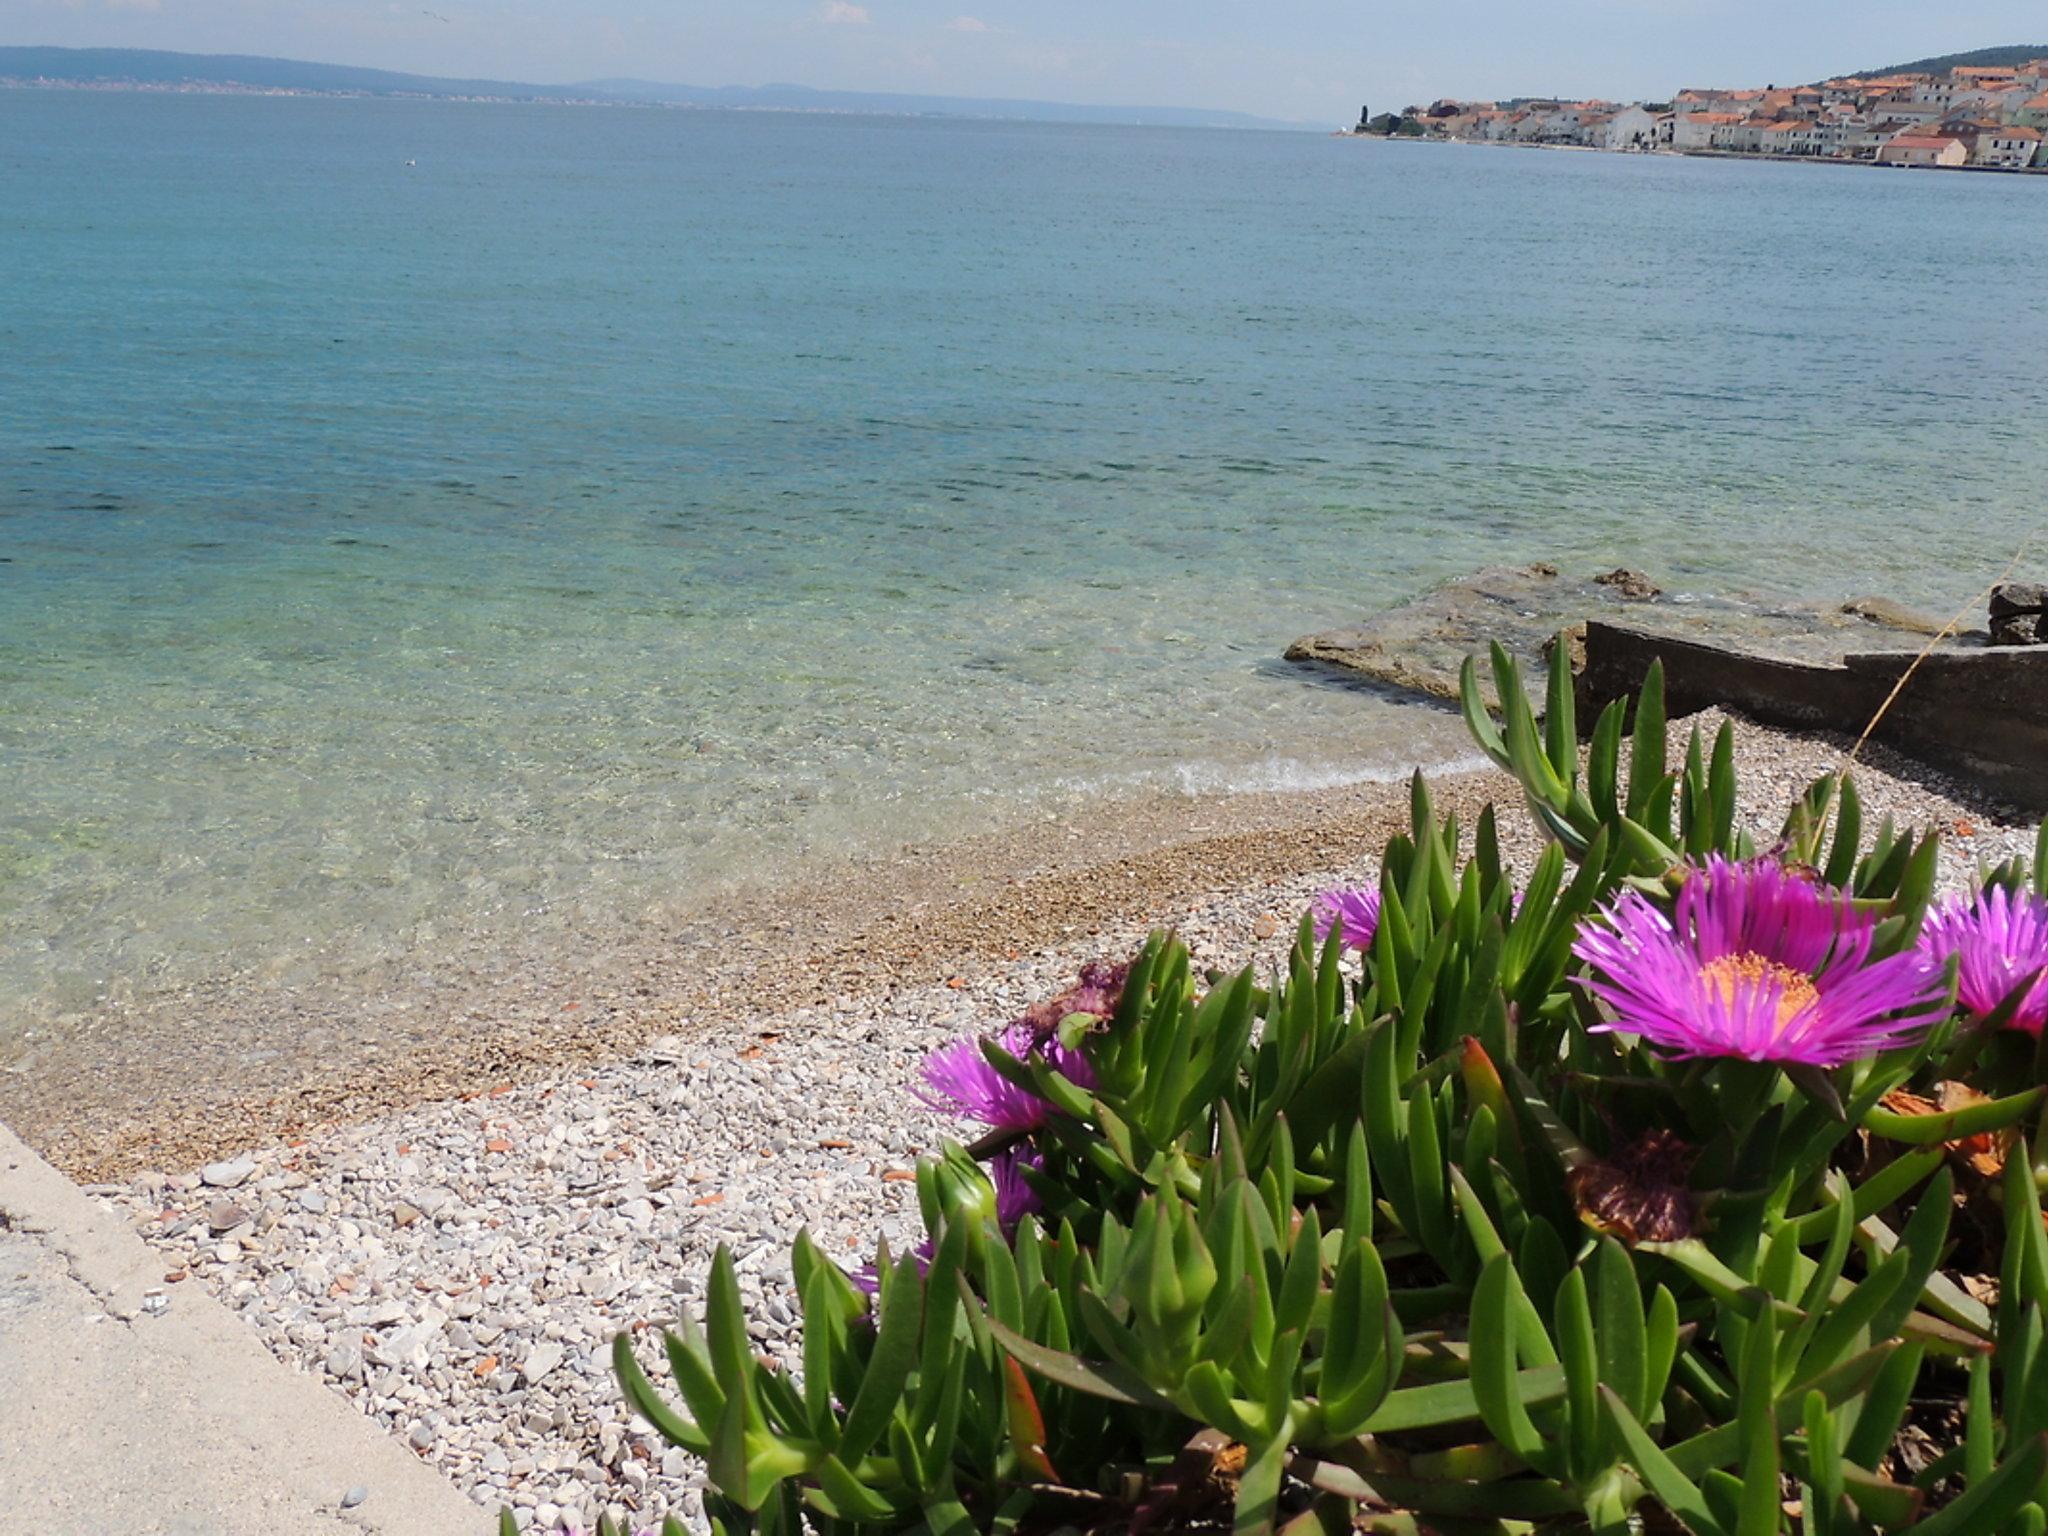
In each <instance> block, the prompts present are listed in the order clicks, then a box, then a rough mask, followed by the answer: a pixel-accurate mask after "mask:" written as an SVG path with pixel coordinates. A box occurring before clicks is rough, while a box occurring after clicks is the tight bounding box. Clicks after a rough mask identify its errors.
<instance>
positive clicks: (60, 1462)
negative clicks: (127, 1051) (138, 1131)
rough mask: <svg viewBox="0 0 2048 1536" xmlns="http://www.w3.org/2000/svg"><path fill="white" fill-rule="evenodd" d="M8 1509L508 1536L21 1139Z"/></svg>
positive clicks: (92, 1530)
mask: <svg viewBox="0 0 2048 1536" xmlns="http://www.w3.org/2000/svg"><path fill="white" fill-rule="evenodd" d="M0 1490H4V1498H0V1502H4V1504H5V1506H6V1508H7V1511H8V1513H9V1515H10V1517H12V1518H15V1519H18V1520H19V1521H21V1522H22V1523H23V1524H25V1525H27V1526H29V1527H32V1528H33V1529H35V1530H36V1531H38V1532H40V1533H43V1536H346V1533H357V1532H376V1533H380V1536H465V1533H473V1536H484V1533H485V1532H487V1531H490V1530H493V1529H495V1527H494V1524H493V1520H492V1517H491V1515H490V1513H489V1512H488V1511H485V1510H482V1509H479V1508H478V1507H477V1506H475V1505H474V1504H471V1503H470V1502H469V1501H468V1500H467V1499H465V1498H464V1497H463V1496H462V1495H461V1494H460V1493H459V1492H457V1491H456V1489H455V1487H454V1486H453V1485H452V1484H450V1483H448V1482H447V1481H446V1480H444V1479H443V1478H442V1477H440V1476H439V1475H438V1474H437V1473H435V1472H434V1471H433V1470H432V1469H431V1468H429V1467H427V1466H426V1465H425V1464H424V1463H422V1462H421V1461H419V1460H418V1459H417V1458H416V1457H414V1456H413V1455H412V1453H411V1452H410V1451H408V1450H406V1449H405V1448H404V1447H402V1446H400V1445H399V1444H398V1443H397V1442H396V1441H394V1440H392V1439H391V1438H390V1437H389V1436H388V1435H386V1434H385V1433H384V1432H383V1431H382V1430H380V1429H378V1428H377V1426H376V1425H374V1424H372V1423H371V1422H370V1421H369V1420H368V1419H365V1418H363V1417H362V1416H361V1415H359V1414H357V1413H356V1412H355V1411H354V1410H353V1409H351V1408H350V1407H349V1405H348V1404H347V1403H346V1402H345V1401H343V1400H342V1399H341V1398H340V1397H338V1396H336V1395H335V1394H333V1393H332V1392H329V1391H328V1390H327V1389H326V1388H325V1387H323V1386H321V1385H320V1384H319V1383H318V1382H316V1381H314V1380H313V1379H312V1378H311V1377H309V1376H305V1375H302V1374H300V1373H298V1372H296V1371H293V1370H291V1369H290V1368H288V1367H287V1366H285V1365H283V1364H282V1363H281V1362H279V1361H278V1360H277V1359H275V1358H274V1357H273V1356H272V1355H271V1354H270V1353H269V1352H268V1351H267V1350H265V1349H264V1347H263V1345H262V1343H261V1342H260V1341H259V1340H258V1339H257V1337H256V1335H255V1334H254V1333H253V1332H252V1331H251V1330H250V1329H248V1328H247V1327H246V1326H245V1325H244V1324H242V1323H241V1322H240V1321H239V1320H238V1319H236V1318H235V1317H234V1316H233V1315H232V1314H231V1313H230V1312H228V1311H227V1309H226V1308H224V1307H222V1306H221V1305H220V1304H219V1303H218V1302H216V1301H214V1300H213V1298H212V1297H210V1296H208V1295H207V1294H206V1293H205V1292H204V1291H203V1290H202V1289H201V1288H200V1287H199V1286H198V1285H196V1284H195V1283H193V1282H190V1281H187V1282H183V1283H179V1284H170V1285H167V1284H165V1283H164V1266H163V1260H162V1259H160V1258H157V1257H155V1256H154V1255H152V1254H151V1253H150V1251H149V1250H148V1248H146V1247H145V1246H144V1244H143V1242H142V1240H141V1239H140V1238H139V1237H137V1236H136V1235H135V1234H134V1233H133V1232H131V1231H129V1230H128V1228H127V1227H126V1226H124V1225H123V1224H122V1223H121V1221H120V1220H119V1219H118V1218H117V1217H116V1216H114V1215H113V1214H112V1213H111V1212H109V1211H107V1210H106V1209H104V1208H103V1207H101V1206H100V1205H99V1204H98V1202H96V1201H94V1200H93V1199H92V1198H90V1197H89V1196H87V1195H86V1194H85V1193H84V1192H83V1191H82V1190H80V1189H79V1188H78V1187H77V1186H76V1185H74V1184H72V1183H71V1182H70V1181H69V1180H68V1179H66V1178H65V1177H64V1176H63V1175H62V1174H59V1173H58V1172H57V1171H56V1170H55V1169H53V1168H51V1167H50V1166H49V1165H48V1164H47V1163H45V1162H43V1160H42V1159H41V1158H39V1157H38V1156H36V1154H35V1153H34V1152H33V1151H32V1150H30V1148H28V1147H27V1146H26V1145H24V1144H23V1143H22V1142H21V1141H20V1139H19V1138H17V1137H16V1136H15V1135H14V1134H13V1133H12V1132H11V1131H9V1130H8V1129H7V1128H6V1127H5V1126H0ZM344 1502H349V1504H350V1507H348V1508H347V1509H344V1508H342V1505H343V1504H344Z"/></svg>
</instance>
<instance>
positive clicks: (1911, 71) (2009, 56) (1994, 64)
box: [1852, 43, 2048, 79]
mask: <svg viewBox="0 0 2048 1536" xmlns="http://www.w3.org/2000/svg"><path fill="white" fill-rule="evenodd" d="M2032 59H2048V43H2015V44H2014V45H2013V46H2012V47H2010V48H1979V49H1978V50H1977V51H1976V52H1974V53H1944V54H1940V55H1937V56H1936V57H1934V58H1931V59H1915V60H1913V61H1912V62H1911V63H1910V64H1887V65H1886V66H1885V67H1884V68H1883V69H1859V70H1854V71H1852V74H1853V75H1854V76H1856V77H1857V78H1860V79H1869V78H1871V77H1873V76H1877V75H1945V74H1947V73H1948V72H1949V71H1950V70H1952V69H1956V68H1958V67H1960V68H1964V69H2003V68H2005V67H2006V66H2008V65H2012V64H2025V63H2027V62H2028V61H2029V60H2032Z"/></svg>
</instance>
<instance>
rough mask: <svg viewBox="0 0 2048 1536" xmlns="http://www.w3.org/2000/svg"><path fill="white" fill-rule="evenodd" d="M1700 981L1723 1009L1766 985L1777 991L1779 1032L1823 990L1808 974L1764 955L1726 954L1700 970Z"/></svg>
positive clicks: (1818, 997) (1809, 1005)
mask: <svg viewBox="0 0 2048 1536" xmlns="http://www.w3.org/2000/svg"><path fill="white" fill-rule="evenodd" d="M1700 979H1701V980H1702V981H1704V982H1705V983H1706V985H1707V995H1708V996H1709V997H1711V998H1713V999H1714V1001H1715V1002H1717V1003H1719V1004H1721V1005H1722V1006H1723V1007H1724V1008H1731V1007H1733V1006H1734V1004H1735V999H1736V998H1737V997H1738V996H1741V995H1745V994H1754V993H1756V992H1758V991H1761V990H1762V989H1763V988H1765V987H1767V986H1768V987H1774V988H1776V989H1777V993H1778V1010H1777V1019H1776V1023H1777V1026H1778V1028H1780V1029H1783V1028H1784V1027H1785V1026H1786V1025H1788V1024H1790V1023H1791V1022H1792V1021H1793V1020H1794V1019H1796V1018H1798V1017H1799V1015H1800V1014H1802V1013H1804V1012H1805V1011H1806V1010H1807V1009H1809V1008H1811V1007H1812V1006H1813V1005H1814V1004H1815V1003H1817V1002H1819V1001H1820V990H1819V989H1818V988H1817V987H1815V986H1814V984H1813V978H1812V977H1811V976H1809V975H1807V974H1806V972H1804V971H1795V970H1793V969H1792V967H1791V966H1789V965H1780V964H1779V963H1778V962H1777V961H1775V960H1766V959H1765V958H1764V957H1763V956H1762V955H1749V954H1743V955H1723V956H1721V958H1720V959H1718V960H1709V961H1708V962H1707V963H1706V964H1705V965H1703V966H1701V967H1700Z"/></svg>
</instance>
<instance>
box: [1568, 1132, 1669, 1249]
mask: <svg viewBox="0 0 2048 1536" xmlns="http://www.w3.org/2000/svg"><path fill="white" fill-rule="evenodd" d="M1694 1157H1695V1153H1694V1151H1693V1149H1692V1148H1691V1147H1689V1146H1687V1145H1686V1144H1685V1143H1684V1142H1683V1141H1680V1140H1679V1139H1678V1137H1676V1136H1674V1135H1673V1134H1672V1133H1671V1132H1669V1131H1662V1130H1658V1131H1646V1132H1645V1133H1644V1134H1643V1135H1642V1136H1640V1137H1638V1138H1637V1139H1636V1140H1635V1141H1634V1142H1633V1143H1631V1144H1630V1145H1628V1146H1626V1147H1623V1148H1622V1149H1621V1150H1619V1151H1618V1152H1616V1153H1615V1154H1614V1156H1612V1157H1609V1158H1604V1159H1602V1160H1600V1161H1597V1162H1591V1163H1584V1164H1581V1165H1580V1166H1578V1167H1576V1168H1574V1169H1572V1171H1571V1175H1570V1178H1569V1179H1568V1181H1567V1182H1568V1184H1569V1185H1570V1188H1571V1192H1572V1199H1573V1201H1574V1202H1575V1203H1576V1204H1577V1205H1578V1208H1579V1213H1580V1214H1581V1216H1583V1217H1584V1218H1585V1219H1586V1220H1587V1221H1589V1222H1590V1223H1591V1224H1592V1225H1593V1226H1595V1227H1596V1228H1598V1229H1599V1230H1600V1231H1602V1232H1610V1233H1612V1234H1613V1235H1614V1236H1616V1237H1619V1238H1621V1239H1622V1240H1623V1241H1624V1242H1630V1243H1675V1242H1677V1241H1678V1240H1679V1239H1681V1238H1687V1237H1691V1236H1692V1234H1693V1228H1694V1226H1695V1224H1696V1223H1697V1221H1698V1216H1699V1201H1698V1199H1697V1198H1696V1197H1695V1196H1694V1195H1693V1192H1692V1190H1691V1189H1690V1188H1688V1187H1687V1184H1686V1180H1687V1178H1688V1177H1689V1176H1690V1175H1691V1173H1692V1165H1693V1161H1694Z"/></svg>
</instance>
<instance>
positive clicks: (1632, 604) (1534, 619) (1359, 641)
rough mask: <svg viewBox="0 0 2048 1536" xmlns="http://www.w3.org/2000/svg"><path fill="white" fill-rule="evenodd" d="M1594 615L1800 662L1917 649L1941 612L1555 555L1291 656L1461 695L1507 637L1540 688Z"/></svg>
mask: <svg viewBox="0 0 2048 1536" xmlns="http://www.w3.org/2000/svg"><path fill="white" fill-rule="evenodd" d="M1589 619H1611V620H1613V621H1615V622H1620V623H1628V624H1632V625H1636V626H1639V627H1643V628H1647V629H1653V630H1655V631H1657V632H1659V633H1664V634H1670V635H1673V636H1678V637H1692V638H1696V639H1699V640H1702V641H1706V640H1715V641H1721V640H1726V641H1732V642H1734V643H1737V644H1740V645H1742V646H1745V647H1747V648H1750V649H1753V650H1755V651H1756V652H1758V653H1759V654H1761V655H1765V656H1777V657H1781V658H1784V659H1786V660H1790V661H1798V660H1810V661H1825V660H1837V659H1839V658H1840V657H1841V656H1842V655H1843V654H1844V653H1845V652H1847V651H1851V650H1880V649H1891V648H1898V649H1909V648H1914V647H1917V645H1918V643H1919V642H1918V641H1917V640H1916V639H1915V638H1914V637H1915V636H1917V635H1926V634H1932V633H1934V631H1935V630H1936V629H1938V628H1939V627H1940V626H1939V623H1938V621H1936V620H1932V619H1928V618H1925V617H1924V616H1922V615H1919V614H1916V613H1913V612H1911V611H1910V610H1908V609H1905V608H1902V607H1900V606H1899V605H1898V604H1896V603H1890V602H1886V601H1885V600H1883V599H1880V598H1859V599H1857V600H1855V601H1853V602H1850V603H1845V604H1842V605H1840V606H1839V607H1834V606H1816V605H1803V604H1786V603H1771V602H1762V601H1744V600H1740V599H1735V598H1722V597H1711V596H1703V595H1698V594H1691V593H1678V594H1673V593H1669V592H1666V591H1664V590H1663V589H1662V588H1661V587H1659V586H1658V584H1657V583H1656V582H1654V581H1653V580H1651V579H1650V578H1649V577H1648V576H1645V575H1644V574H1643V573H1642V572H1640V571H1631V570H1616V571H1609V572H1607V573H1605V574H1604V575H1599V576H1594V577H1592V578H1590V579H1587V578H1583V577H1574V576H1564V575H1560V574H1559V572H1558V569H1557V567H1556V566H1554V565H1548V564H1542V565H1530V566H1491V567H1488V568H1487V569H1485V570H1482V571H1478V572H1475V573H1474V574H1473V575H1470V576H1467V577H1465V578H1464V579H1462V580H1460V581H1453V582H1447V583H1445V584H1444V585H1443V586H1440V587H1438V588H1436V589H1435V590H1434V591H1431V592H1427V593H1425V594H1423V595H1422V596H1421V597H1418V598H1415V599H1414V600H1412V601H1410V602H1406V603H1402V604H1399V605H1398V606H1396V607H1393V608H1389V609H1387V610H1386V611H1385V612H1382V613H1377V614H1374V615H1373V616H1372V617H1370V618H1368V619H1365V620H1362V621H1361V622H1359V623H1357V624H1352V625H1347V626H1345V627H1344V628H1341V629H1332V630H1325V631H1323V632H1322V633H1320V634H1314V635H1305V636H1303V637H1302V638H1301V639H1299V640H1297V641H1295V642H1294V644H1292V645H1291V646H1289V647H1288V648H1287V659H1288V660H1289V661H1299V662H1309V663H1314V664H1317V665H1321V666H1327V667H1335V668H1338V669H1340V670H1342V671H1345V672H1348V673H1350V674H1352V675H1354V676H1357V677H1360V678H1364V679H1366V680H1368V681H1370V682H1372V683H1375V684H1378V685H1380V686H1382V687H1387V688H1395V689H1400V690H1403V691H1406V692H1413V693H1420V694H1427V695H1429V696H1431V697H1433V698H1439V699H1455V698H1457V696H1458V670H1459V668H1460V667H1461V666H1463V664H1464V661H1465V658H1466V657H1467V656H1473V655H1481V656H1483V655H1484V654H1485V653H1486V649H1487V646H1488V645H1489V644H1490V643H1492V642H1494V641H1498V642H1499V643H1500V644H1501V645H1503V646H1505V647H1506V648H1507V649H1508V651H1509V652H1510V653H1511V654H1513V655H1515V656H1517V657H1518V658H1520V659H1521V661H1522V663H1523V667H1524V672H1525V674H1526V675H1527V676H1528V679H1529V681H1530V683H1531V685H1532V687H1533V688H1534V689H1535V690H1536V691H1539V692H1540V690H1541V687H1542V670H1543V668H1542V663H1543V662H1544V661H1545V659H1546V658H1547V655H1548V651H1549V646H1550V643H1551V641H1552V640H1553V638H1554V637H1555V636H1556V635H1557V634H1558V633H1559V631H1561V630H1562V631H1570V632H1571V633H1572V636H1573V661H1574V663H1575V664H1576V663H1577V662H1578V660H1579V655H1578V650H1579V646H1578V640H1577V636H1578V634H1579V633H1581V632H1582V629H1583V626H1584V624H1585V623H1586V621H1587V620H1589Z"/></svg>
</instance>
